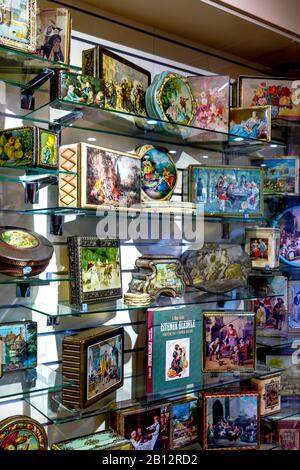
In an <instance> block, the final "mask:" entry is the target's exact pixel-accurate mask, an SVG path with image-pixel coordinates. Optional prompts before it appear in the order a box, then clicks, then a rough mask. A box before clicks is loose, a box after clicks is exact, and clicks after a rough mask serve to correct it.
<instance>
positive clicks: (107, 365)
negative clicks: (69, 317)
mask: <svg viewBox="0 0 300 470" xmlns="http://www.w3.org/2000/svg"><path fill="white" fill-rule="evenodd" d="M62 363H63V365H62V372H63V375H64V376H65V377H66V379H67V380H70V381H71V382H73V385H72V386H70V387H66V388H64V389H63V391H62V401H63V404H64V405H67V406H70V407H80V408H86V407H88V406H89V405H91V404H92V403H95V402H96V401H98V400H100V399H101V398H102V397H103V396H105V395H108V394H109V393H112V392H113V391H114V390H116V389H118V388H120V387H122V385H123V364H124V329H123V328H122V327H118V328H115V327H112V326H101V327H99V328H92V329H89V330H86V331H82V332H80V333H77V334H74V335H70V336H66V337H65V338H64V340H63V358H62Z"/></svg>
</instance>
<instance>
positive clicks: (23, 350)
mask: <svg viewBox="0 0 300 470" xmlns="http://www.w3.org/2000/svg"><path fill="white" fill-rule="evenodd" d="M0 348H1V351H0V361H1V364H2V366H3V372H9V371H13V370H22V369H30V368H31V367H36V365H37V323H36V322H32V321H22V322H21V321H20V322H13V323H0ZM1 359H2V360H1ZM0 376H1V374H0Z"/></svg>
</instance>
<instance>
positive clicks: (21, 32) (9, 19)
mask: <svg viewBox="0 0 300 470" xmlns="http://www.w3.org/2000/svg"><path fill="white" fill-rule="evenodd" d="M0 45H4V46H8V47H11V48H13V49H19V50H21V51H24V52H34V51H35V49H36V0H13V1H9V0H2V1H1V3H0Z"/></svg>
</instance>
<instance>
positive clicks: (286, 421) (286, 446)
mask: <svg viewBox="0 0 300 470" xmlns="http://www.w3.org/2000/svg"><path fill="white" fill-rule="evenodd" d="M275 426H276V428H275V442H278V443H279V444H280V447H281V449H282V450H289V451H291V450H300V416H299V414H295V415H294V416H290V417H286V418H285V417H283V418H282V419H279V420H278V421H276V425H275Z"/></svg>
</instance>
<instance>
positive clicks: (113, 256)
mask: <svg viewBox="0 0 300 470" xmlns="http://www.w3.org/2000/svg"><path fill="white" fill-rule="evenodd" d="M68 247H69V272H70V276H71V278H72V279H74V280H72V281H71V282H70V302H71V303H74V304H78V305H80V304H83V303H93V302H101V301H102V302H103V301H108V300H113V299H119V298H121V297H122V275H121V256H120V241H119V240H99V238H97V237H69V238H68Z"/></svg>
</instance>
